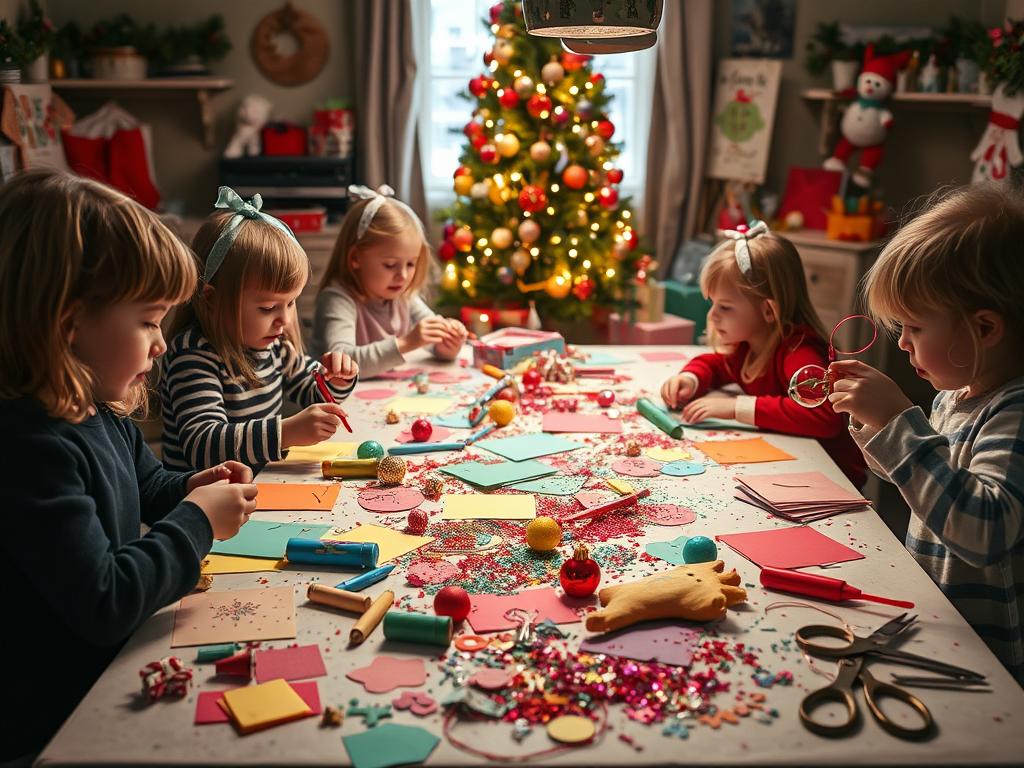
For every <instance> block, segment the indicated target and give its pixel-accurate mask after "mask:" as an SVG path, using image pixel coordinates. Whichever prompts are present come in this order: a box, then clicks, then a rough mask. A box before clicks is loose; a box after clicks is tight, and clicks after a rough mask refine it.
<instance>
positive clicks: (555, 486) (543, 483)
mask: <svg viewBox="0 0 1024 768" xmlns="http://www.w3.org/2000/svg"><path fill="white" fill-rule="evenodd" d="M586 482H587V478H585V477H566V476H564V475H554V476H553V477H544V478H541V479H540V480H527V481H526V482H525V483H515V484H514V485H509V486H506V487H508V488H512V489H514V490H517V491H524V492H525V493H539V494H543V495H545V496H572V495H573V494H574V493H576V492H577V491H578V490H579V489H580V488H582V487H583V486H584V485H586Z"/></svg>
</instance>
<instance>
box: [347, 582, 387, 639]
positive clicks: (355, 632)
mask: <svg viewBox="0 0 1024 768" xmlns="http://www.w3.org/2000/svg"><path fill="white" fill-rule="evenodd" d="M394 602H395V593H394V592H392V591H391V590H390V589H388V590H385V591H384V592H382V593H381V595H380V596H379V597H378V598H377V599H376V600H374V601H373V604H372V605H371V606H370V607H369V608H367V609H366V613H364V614H363V615H362V616H360V617H359V620H358V621H356V623H355V626H354V627H352V631H351V632H349V633H348V641H349V642H350V643H351V644H352V645H359V644H360V643H361V642H363V641H364V640H365V639H366V638H368V637H369V636H370V635H371V634H373V630H375V629H376V628H377V625H378V624H380V622H381V619H383V618H384V614H385V613H387V612H388V611H389V610H390V609H391V606H392V605H394Z"/></svg>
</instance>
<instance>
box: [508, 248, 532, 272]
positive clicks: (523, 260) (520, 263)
mask: <svg viewBox="0 0 1024 768" xmlns="http://www.w3.org/2000/svg"><path fill="white" fill-rule="evenodd" d="M532 262H533V257H531V256H530V252H529V251H527V250H526V249H525V248H518V249H516V250H515V251H514V252H513V253H512V257H511V258H510V259H509V265H510V266H511V267H512V269H514V270H515V272H516V274H517V275H524V274H526V270H528V269H529V268H530V264H531V263H532Z"/></svg>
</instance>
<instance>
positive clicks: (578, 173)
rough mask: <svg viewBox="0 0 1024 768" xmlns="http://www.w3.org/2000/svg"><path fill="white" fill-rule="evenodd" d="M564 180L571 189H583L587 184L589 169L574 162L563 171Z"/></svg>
mask: <svg viewBox="0 0 1024 768" xmlns="http://www.w3.org/2000/svg"><path fill="white" fill-rule="evenodd" d="M562 181H564V182H565V186H567V187H569V189H583V187H585V186H586V185H587V169H586V168H584V167H583V166H582V165H576V164H575V163H574V164H573V165H570V166H569V167H568V168H566V169H565V170H564V171H562Z"/></svg>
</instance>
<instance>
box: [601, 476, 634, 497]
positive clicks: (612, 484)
mask: <svg viewBox="0 0 1024 768" xmlns="http://www.w3.org/2000/svg"><path fill="white" fill-rule="evenodd" d="M605 483H607V484H608V487H609V488H611V489H612V490H613V491H615V492H616V493H617V494H619V496H629V495H630V494H631V493H636V488H634V487H633V486H632V484H630V483H627V482H626V481H625V480H622V479H621V478H618V477H607V478H605Z"/></svg>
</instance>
